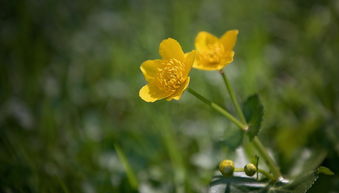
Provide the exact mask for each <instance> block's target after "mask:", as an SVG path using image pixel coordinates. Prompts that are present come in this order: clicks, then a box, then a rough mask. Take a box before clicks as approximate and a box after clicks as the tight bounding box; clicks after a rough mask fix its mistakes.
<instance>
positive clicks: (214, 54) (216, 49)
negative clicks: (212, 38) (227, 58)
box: [200, 43, 224, 65]
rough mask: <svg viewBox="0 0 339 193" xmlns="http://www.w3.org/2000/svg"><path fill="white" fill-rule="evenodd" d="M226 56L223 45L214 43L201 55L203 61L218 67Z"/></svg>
mask: <svg viewBox="0 0 339 193" xmlns="http://www.w3.org/2000/svg"><path fill="white" fill-rule="evenodd" d="M223 55H224V47H223V45H222V44H221V43H214V44H209V45H208V51H205V52H203V53H202V54H201V56H200V57H201V59H202V60H205V62H207V63H209V64H210V65H217V64H220V63H221V60H222V56H223Z"/></svg>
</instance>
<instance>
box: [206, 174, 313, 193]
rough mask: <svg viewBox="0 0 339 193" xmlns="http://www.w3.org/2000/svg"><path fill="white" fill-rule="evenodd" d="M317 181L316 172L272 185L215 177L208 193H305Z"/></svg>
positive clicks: (234, 178) (243, 178)
mask: <svg viewBox="0 0 339 193" xmlns="http://www.w3.org/2000/svg"><path fill="white" fill-rule="evenodd" d="M317 179H318V174H317V173H316V172H310V173H309V174H307V175H303V176H301V177H299V178H296V179H294V180H292V181H288V182H284V181H281V182H276V183H274V184H270V183H268V182H258V181H257V180H255V179H254V178H248V177H230V178H223V177H217V178H215V179H214V180H213V181H212V182H211V185H210V189H209V193H224V192H227V193H247V192H251V193H305V192H307V190H309V189H310V188H311V186H312V185H313V184H314V182H315V181H316V180H317Z"/></svg>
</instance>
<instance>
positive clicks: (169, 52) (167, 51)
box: [159, 38, 184, 61]
mask: <svg viewBox="0 0 339 193" xmlns="http://www.w3.org/2000/svg"><path fill="white" fill-rule="evenodd" d="M159 54H160V56H161V57H162V58H163V59H167V60H169V59H171V58H176V59H178V60H180V61H183V60H184V52H183V51H182V48H181V46H180V44H179V42H177V41H176V40H175V39H172V38H168V39H165V40H163V41H162V42H161V43H160V46H159Z"/></svg>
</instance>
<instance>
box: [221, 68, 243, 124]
mask: <svg viewBox="0 0 339 193" xmlns="http://www.w3.org/2000/svg"><path fill="white" fill-rule="evenodd" d="M219 72H220V75H221V77H222V79H223V80H224V83H225V86H226V88H227V91H228V93H229V94H230V97H231V100H232V103H233V105H234V107H235V110H236V112H237V114H238V116H239V118H240V120H241V121H242V122H243V123H246V119H245V116H244V114H243V112H242V110H241V108H240V106H239V103H238V101H237V98H236V97H235V94H234V90H233V88H232V86H231V84H230V82H229V80H228V79H227V76H226V74H225V72H224V70H220V71H219Z"/></svg>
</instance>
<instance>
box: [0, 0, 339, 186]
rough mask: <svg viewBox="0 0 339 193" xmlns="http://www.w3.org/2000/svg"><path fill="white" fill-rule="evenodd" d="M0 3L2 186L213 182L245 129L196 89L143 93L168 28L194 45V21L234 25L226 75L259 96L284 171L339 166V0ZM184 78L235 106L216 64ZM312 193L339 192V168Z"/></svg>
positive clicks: (243, 92)
mask: <svg viewBox="0 0 339 193" xmlns="http://www.w3.org/2000/svg"><path fill="white" fill-rule="evenodd" d="M0 7H1V8H0V10H1V11H0V132H1V133H0V192H6V193H12V192H69V193H70V192H85V193H94V192H145V193H158V192H159V193H162V192H179V193H181V192H185V193H190V192H192V193H193V192H206V191H207V188H208V184H209V182H210V180H211V178H212V176H213V175H214V172H215V168H216V166H217V164H218V162H219V161H220V160H221V159H225V158H232V159H235V158H236V157H235V152H237V151H238V150H239V149H237V147H238V146H239V145H240V144H241V137H239V136H240V135H239V134H238V132H237V130H236V128H235V127H234V126H232V125H231V124H230V122H228V121H227V120H226V119H225V118H223V117H222V116H221V115H219V114H218V113H215V112H214V111H213V110H211V109H210V108H208V107H207V106H205V105H204V104H202V103H201V102H200V101H198V100H196V99H195V98H194V97H193V96H191V95H190V94H189V93H185V94H184V95H183V97H182V98H181V100H180V101H171V102H167V101H158V102H155V103H146V102H144V101H142V100H141V99H140V98H139V96H138V92H139V89H140V88H141V87H142V86H143V85H144V84H145V83H146V82H145V80H144V78H143V76H142V74H141V72H140V70H139V66H140V64H141V63H142V62H143V61H144V60H147V59H156V58H159V55H158V46H159V43H160V41H161V40H163V39H165V38H168V37H172V38H175V39H177V40H178V41H179V42H180V43H181V45H182V47H183V49H184V50H185V51H190V50H192V49H193V48H194V38H195V35H196V34H197V33H198V32H199V31H209V32H211V33H213V34H215V35H216V36H221V35H222V34H223V33H224V32H225V31H227V30H230V29H239V30H240V33H239V39H238V43H237V45H236V47H235V51H236V56H235V60H234V62H233V63H232V64H230V65H229V66H227V67H226V68H225V71H226V73H227V75H228V77H229V78H230V81H231V82H232V85H233V87H234V89H235V90H236V93H237V96H238V98H239V100H240V101H241V102H243V101H244V100H245V99H246V98H247V97H248V96H250V95H252V94H254V93H258V94H259V95H260V97H261V100H262V102H263V104H264V106H265V115H264V122H263V128H262V130H261V132H260V135H259V136H260V138H261V139H262V141H263V143H264V144H265V145H266V146H267V147H269V148H270V149H271V150H272V154H273V155H274V157H275V158H276V160H277V162H278V163H279V165H280V167H281V170H282V172H283V173H284V175H286V176H293V175H296V174H298V172H299V173H300V170H301V166H304V165H305V163H306V162H312V164H313V165H314V164H315V165H319V164H322V165H324V166H326V167H329V168H330V169H331V170H333V171H334V172H335V173H336V174H338V173H339V165H338V163H339V120H338V118H339V114H338V113H339V100H338V99H339V86H338V82H339V64H338V62H339V59H338V50H339V35H338V34H339V1H337V0H324V1H316V0H298V1H295V0H284V1H265V0H257V1H252V0H241V1H238V0H225V1H223V0H185V1H180V0H173V1H170V0H162V1H157V0H99V1H89V0H84V1H81V2H78V1H57V0H47V1H42V0H26V1H24V0H17V1H13V0H2V1H1V2H0ZM190 86H191V87H192V88H194V89H195V90H197V91H199V92H200V93H202V94H203V95H204V96H206V97H207V98H209V99H211V100H213V101H215V102H217V103H218V104H220V105H223V106H225V107H226V108H228V109H230V111H232V112H234V111H233V109H232V106H231V103H230V99H229V97H228V95H227V93H226V89H225V86H224V85H223V83H222V79H221V77H220V76H218V75H217V72H206V71H197V70H192V72H191V84H190ZM118 154H119V155H120V157H119V156H118ZM236 166H237V163H236ZM239 167H242V166H240V165H239ZM125 168H128V169H127V170H126V169H125ZM126 171H127V172H126ZM310 192H324V193H325V192H332V193H333V192H339V177H338V175H335V176H332V177H323V176H322V177H320V179H319V180H318V181H317V182H316V183H315V185H314V186H313V187H312V189H311V190H310Z"/></svg>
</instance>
